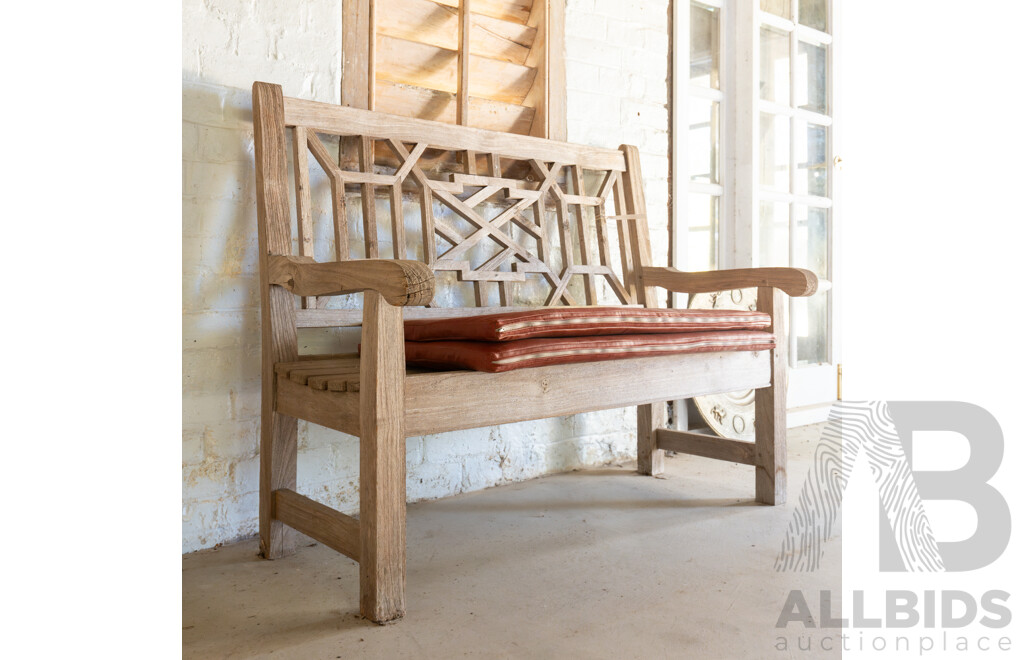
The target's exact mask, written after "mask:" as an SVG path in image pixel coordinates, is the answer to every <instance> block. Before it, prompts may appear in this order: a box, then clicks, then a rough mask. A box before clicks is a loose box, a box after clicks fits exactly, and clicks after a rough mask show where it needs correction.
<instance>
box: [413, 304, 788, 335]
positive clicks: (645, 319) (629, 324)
mask: <svg viewBox="0 0 1024 660" xmlns="http://www.w3.org/2000/svg"><path fill="white" fill-rule="evenodd" d="M770 325H771V317H770V316H768V314H765V313H764V312H752V311H746V310H728V309H646V308H642V307H547V308H543V309H534V310H529V311H526V312H499V313H497V314H486V315H483V316H470V317H463V318H443V319H423V320H416V321H406V322H405V338H406V339H407V340H408V341H441V340H473V341H510V340H514V339H532V338H540V337H586V336H592V335H635V334H655V333H656V334H661V333H680V332H708V331H717V330H767V329H768V327H769V326H770Z"/></svg>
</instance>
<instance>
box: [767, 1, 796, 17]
mask: <svg viewBox="0 0 1024 660" xmlns="http://www.w3.org/2000/svg"><path fill="white" fill-rule="evenodd" d="M791 5H792V3H791V2H790V0H761V11H766V12H768V13H769V14H775V15H776V16H781V17H783V18H792V14H791V13H790V12H791V11H792V9H791V8H790V7H791Z"/></svg>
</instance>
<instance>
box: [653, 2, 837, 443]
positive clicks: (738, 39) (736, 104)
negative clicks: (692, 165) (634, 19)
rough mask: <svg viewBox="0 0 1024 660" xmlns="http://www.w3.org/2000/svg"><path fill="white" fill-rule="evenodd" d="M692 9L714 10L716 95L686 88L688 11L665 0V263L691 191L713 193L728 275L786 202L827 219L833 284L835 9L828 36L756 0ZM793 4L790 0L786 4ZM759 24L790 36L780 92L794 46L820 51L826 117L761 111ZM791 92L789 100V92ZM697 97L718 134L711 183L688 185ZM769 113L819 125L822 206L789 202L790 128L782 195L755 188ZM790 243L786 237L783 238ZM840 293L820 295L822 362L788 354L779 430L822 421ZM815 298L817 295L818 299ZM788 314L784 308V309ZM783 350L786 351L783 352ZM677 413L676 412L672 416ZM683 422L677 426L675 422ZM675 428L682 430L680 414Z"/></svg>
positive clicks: (754, 258)
mask: <svg viewBox="0 0 1024 660" xmlns="http://www.w3.org/2000/svg"><path fill="white" fill-rule="evenodd" d="M698 1H699V2H700V4H702V5H706V6H708V7H715V8H718V9H719V12H720V14H719V16H720V18H719V21H720V22H719V26H720V32H721V34H720V38H719V44H720V54H719V58H720V59H719V67H720V71H721V84H720V91H719V90H713V89H708V88H702V87H697V86H692V85H691V84H690V78H689V67H690V48H689V44H690V6H691V3H690V2H689V1H686V2H682V1H681V0H673V3H672V5H673V6H672V44H673V48H672V72H673V73H672V77H673V80H672V99H671V116H670V121H671V124H672V130H671V135H672V148H671V160H672V166H671V171H672V183H671V187H672V190H671V200H672V202H671V217H670V223H671V232H670V235H671V237H672V245H671V251H670V255H671V262H672V265H673V266H675V267H677V268H680V269H681V270H686V269H687V266H688V264H687V263H686V261H687V254H688V253H687V235H688V227H689V223H688V218H687V206H688V205H687V202H688V195H690V194H691V193H705V194H716V193H717V194H718V195H720V197H719V225H718V243H717V247H718V251H717V257H718V268H738V267H749V266H757V265H758V252H759V250H758V246H759V241H758V225H759V218H760V204H761V201H762V200H765V201H779V202H785V203H787V204H788V205H789V206H788V208H789V209H790V227H791V229H792V228H793V225H794V222H795V221H794V217H795V215H794V211H793V209H794V206H793V204H794V202H795V203H804V204H808V203H809V204H810V205H812V206H817V207H819V208H822V207H824V208H827V209H828V214H829V222H828V226H829V232H830V233H829V241H828V242H829V246H828V250H829V254H828V264H829V266H828V267H829V278H830V279H831V280H832V282H833V283H835V282H836V281H840V277H839V274H840V272H841V268H840V266H841V264H840V263H839V261H838V256H839V251H838V250H837V249H836V248H835V246H836V245H837V242H838V240H839V238H840V228H841V223H840V222H839V221H838V220H839V206H840V205H839V204H838V201H839V199H840V194H839V192H840V191H839V186H838V181H837V178H838V176H837V175H838V174H839V170H838V168H837V167H834V166H833V165H832V164H833V162H834V159H835V156H836V154H837V153H841V151H840V147H841V142H840V140H841V133H840V132H838V131H836V129H835V126H836V124H837V122H838V118H839V116H840V112H841V111H840V108H841V106H840V103H839V102H838V99H839V93H838V90H839V89H840V86H839V85H838V84H837V76H836V73H837V70H838V66H837V62H838V55H839V53H838V52H837V51H838V44H837V42H838V41H840V40H837V39H835V35H837V34H840V29H839V14H840V11H839V9H840V7H839V4H840V1H841V0H831V2H830V3H829V5H830V7H829V12H828V13H829V17H828V33H821V32H818V31H817V30H814V29H813V28H809V27H807V26H803V25H799V24H794V22H792V21H790V20H787V19H784V18H781V17H777V16H774V15H772V14H765V13H762V12H761V11H760V3H759V0H698ZM796 1H797V0H794V4H796ZM762 25H770V26H772V27H775V28H778V29H782V30H784V31H786V32H787V33H788V34H789V35H790V88H791V90H792V89H793V88H794V87H795V85H794V84H793V81H794V79H795V72H796V66H797V57H796V55H797V50H798V40H799V38H800V37H804V38H805V40H810V41H815V42H819V43H823V44H827V45H828V46H829V48H828V58H827V69H826V76H827V81H828V110H829V112H830V115H828V116H822V115H817V114H816V113H812V112H809V111H807V110H803V109H801V108H795V107H793V106H794V105H795V104H794V103H792V99H791V102H790V103H789V104H787V105H782V104H776V103H770V102H767V101H763V100H761V99H760V94H759V91H758V90H759V85H760V29H761V26H762ZM791 93H792V92H791ZM691 98H705V99H710V100H717V101H719V102H720V103H721V105H720V108H721V110H720V114H721V122H720V124H721V135H720V136H719V173H720V177H719V181H720V184H719V185H714V184H705V183H702V182H692V181H690V176H689V173H688V171H687V170H688V166H689V152H688V145H687V138H688V135H689V109H690V108H689V100H690V99H691ZM762 110H765V111H769V112H772V113H776V114H780V115H783V116H786V117H791V118H796V119H809V120H812V122H813V123H815V124H819V125H825V126H827V127H828V130H829V140H828V147H827V152H826V163H827V164H828V167H829V168H830V169H829V176H828V191H827V195H828V197H827V199H823V198H812V197H808V196H799V195H795V194H792V193H793V191H795V190H796V188H795V186H794V183H795V177H796V175H797V171H796V167H795V162H796V150H795V139H796V138H795V131H793V130H792V121H791V122H790V129H791V130H790V149H789V152H790V188H789V190H790V192H788V193H781V192H780V193H773V192H768V191H762V190H761V189H760V184H759V176H760V161H759V153H760V140H759V130H760V115H761V111H762ZM790 235H791V237H792V236H793V235H794V232H793V231H791V232H790ZM839 291H841V289H839V290H837V288H835V287H834V288H833V290H832V291H831V292H830V293H829V294H826V295H828V296H829V305H828V319H829V322H828V331H829V338H828V360H827V362H825V363H822V364H820V365H813V366H796V365H795V364H794V362H795V359H796V351H795V350H790V356H791V358H790V360H791V364H790V367H791V369H790V386H789V398H788V400H789V404H790V411H789V423H790V425H791V426H794V425H798V424H805V423H810V422H813V421H819V420H823V419H825V417H826V416H827V411H828V406H829V404H830V403H831V402H832V401H834V399H835V397H836V393H837V366H838V365H839V363H840V362H841V357H840V356H841V354H842V353H841V335H840V333H839V331H838V330H839V319H840V316H839V305H838V293H839ZM819 295H821V294H819ZM686 303H687V296H686V295H685V294H673V296H672V304H673V306H674V307H685V306H686ZM790 307H791V308H792V304H791V305H790ZM791 342H793V343H794V344H795V342H796V333H791ZM791 348H795V346H794V347H791ZM681 409H683V410H685V409H684V408H683V407H682V406H681V405H680V404H677V405H676V410H677V411H681ZM680 417H683V420H679V418H680ZM677 420H678V421H681V422H682V423H685V417H684V416H683V415H677Z"/></svg>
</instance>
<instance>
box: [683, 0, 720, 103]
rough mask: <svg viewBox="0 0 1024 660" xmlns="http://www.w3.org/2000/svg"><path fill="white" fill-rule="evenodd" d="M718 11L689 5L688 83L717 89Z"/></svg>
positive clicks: (694, 3)
mask: <svg viewBox="0 0 1024 660" xmlns="http://www.w3.org/2000/svg"><path fill="white" fill-rule="evenodd" d="M718 17H719V10H718V9H717V8H714V7H705V6H704V5H702V4H700V3H697V2H692V3H690V83H692V84H694V85H701V86H702V87H714V88H715V89H718V58H719V52H718V51H719V40H718V39H719V37H718V35H719V32H718Z"/></svg>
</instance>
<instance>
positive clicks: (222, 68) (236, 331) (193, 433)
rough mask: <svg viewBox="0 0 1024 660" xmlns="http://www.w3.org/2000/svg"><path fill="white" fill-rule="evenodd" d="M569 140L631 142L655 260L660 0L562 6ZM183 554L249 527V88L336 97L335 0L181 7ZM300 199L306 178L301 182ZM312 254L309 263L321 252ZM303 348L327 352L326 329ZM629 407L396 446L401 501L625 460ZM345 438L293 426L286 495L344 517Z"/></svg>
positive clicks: (353, 501)
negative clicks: (261, 85)
mask: <svg viewBox="0 0 1024 660" xmlns="http://www.w3.org/2000/svg"><path fill="white" fill-rule="evenodd" d="M566 5H567V6H566V51H567V52H566V55H567V64H566V69H567V79H568V117H569V139H570V141H573V142H582V143H587V144H594V145H601V146H607V147H617V146H618V145H619V144H623V143H631V144H636V145H637V146H638V147H639V149H640V153H641V159H642V160H641V164H642V167H643V170H644V187H645V191H646V194H647V203H648V212H649V214H650V218H651V220H650V223H651V228H652V233H653V239H654V240H653V244H654V250H655V260H656V261H657V262H659V263H664V262H665V260H666V252H667V247H666V246H667V244H668V239H667V229H666V228H667V219H668V214H667V204H668V182H667V171H668V157H667V154H668V133H667V128H668V115H667V110H666V106H665V104H666V100H667V99H666V89H667V86H666V74H667V61H668V36H667V35H668V2H667V0H567V3H566ZM182 22H183V26H182V27H183V39H182V60H183V61H182V71H183V74H182V224H183V228H182V253H183V254H182V304H183V310H182V311H183V323H182V330H183V333H182V337H183V339H182V342H183V346H182V350H183V355H182V357H183V365H182V370H183V374H182V376H183V392H182V398H183V405H182V417H183V433H182V551H183V552H189V551H192V550H197V549H200V548H206V547H211V546H213V545H215V544H217V543H222V542H227V541H232V540H235V539H238V538H242V537H247V536H251V535H253V534H255V533H256V530H257V522H256V520H257V501H258V497H257V487H258V465H259V459H258V447H259V403H260V400H259V394H260V378H259V355H260V352H259V344H260V338H259V294H258V290H257V281H258V275H257V270H256V202H255V193H254V190H253V145H252V118H251V105H250V98H249V89H250V87H251V85H252V82H253V81H254V80H265V81H269V82H275V83H278V84H280V85H282V86H283V88H284V92H285V94H286V95H289V96H299V97H303V98H310V99H316V100H320V101H326V102H332V103H337V102H339V99H340V91H339V90H340V87H341V84H340V82H341V78H340V76H341V74H340V69H341V66H340V63H341V2H340V0H307V1H306V2H303V3H293V2H283V1H282V0H274V1H271V0H261V2H251V1H248V0H244V1H243V0H185V2H184V3H183V8H182ZM313 183H314V186H313V187H314V189H315V188H316V182H315V181H314V182H313ZM325 256H326V255H320V257H321V258H325ZM301 339H302V343H303V345H304V347H307V348H308V347H310V346H320V345H321V344H324V345H326V344H327V343H329V342H331V341H337V339H336V338H333V337H332V336H330V335H329V334H328V333H320V334H317V333H310V334H309V335H307V336H305V337H303V338H301ZM635 424H636V422H635V416H634V414H633V411H632V409H625V410H610V411H603V412H598V413H590V414H586V415H577V416H573V417H567V418H556V419H547V420H539V421H535V422H524V423H521V424H509V425H506V426H500V427H491V428H485V429H475V430H471V431H460V432H457V433H447V434H441V435H432V436H426V437H423V438H410V439H409V441H408V443H407V451H406V456H407V462H408V495H409V499H410V501H415V500H421V499H431V498H436V497H442V496H446V495H451V494H454V493H459V492H464V491H467V490H476V489H480V488H486V487H489V486H493V485H497V484H503V483H510V482H514V481H520V480H523V479H529V478H532V477H536V476H540V475H542V474H547V473H551V472H560V471H565V470H569V469H573V468H576V467H582V466H592V465H601V464H606V463H609V462H617V461H625V460H629V459H630V458H632V457H634V456H635V439H636V426H635ZM358 465H359V448H358V443H357V441H356V439H355V438H352V437H350V436H346V435H344V434H341V433H337V432H335V431H330V430H328V429H324V428H320V427H317V426H315V425H310V424H306V423H305V422H300V424H299V459H298V473H299V489H300V490H301V491H303V492H304V493H307V494H309V495H310V496H311V497H314V498H316V499H318V500H320V501H322V502H324V503H326V504H328V505H330V506H333V507H335V508H338V509H340V510H342V511H346V512H349V513H352V512H355V511H356V510H357V509H358Z"/></svg>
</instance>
